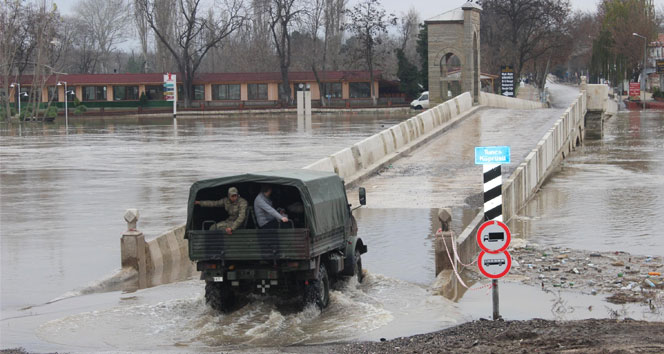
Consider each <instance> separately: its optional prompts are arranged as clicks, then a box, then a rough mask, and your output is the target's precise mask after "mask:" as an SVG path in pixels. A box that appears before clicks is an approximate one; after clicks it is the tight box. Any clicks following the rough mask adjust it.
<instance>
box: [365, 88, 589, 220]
mask: <svg viewBox="0 0 664 354" xmlns="http://www.w3.org/2000/svg"><path fill="white" fill-rule="evenodd" d="M549 90H550V92H551V95H552V97H553V99H554V101H553V102H552V106H553V107H552V108H548V109H538V110H514V109H493V108H485V109H482V110H480V111H478V112H476V113H475V114H473V115H472V116H471V117H468V118H466V119H465V120H464V121H463V122H461V123H459V124H458V125H457V126H456V127H454V129H451V130H449V131H448V132H446V133H444V134H442V135H440V136H439V137H437V138H436V139H434V140H433V141H431V142H430V143H428V144H427V145H426V146H424V147H421V148H419V149H417V150H416V151H415V152H413V153H412V154H411V155H408V156H405V157H403V158H401V159H399V160H397V161H396V162H395V163H393V164H392V165H391V166H389V167H388V168H386V169H384V170H382V171H380V172H379V173H378V174H376V175H374V176H372V177H370V178H369V179H367V180H365V181H363V182H362V183H361V184H362V185H363V186H365V187H366V188H367V206H368V207H369V208H427V209H429V208H440V207H450V208H452V210H453V213H454V214H455V216H454V218H453V220H454V221H455V223H454V224H453V229H455V231H457V232H460V231H461V228H463V226H465V225H462V221H461V220H462V219H466V220H467V221H469V220H468V215H469V213H467V212H466V213H465V214H464V211H466V210H468V209H472V210H474V209H477V208H480V207H481V206H482V195H481V193H482V167H481V166H479V165H475V150H474V148H475V147H476V146H495V145H506V146H510V147H511V155H512V156H511V161H512V162H511V163H510V164H507V165H503V168H502V169H503V178H504V179H505V178H507V177H509V175H510V174H511V173H512V171H513V170H514V169H515V168H516V167H518V166H519V164H521V162H523V160H524V158H525V157H526V155H527V154H528V153H529V152H530V151H531V150H532V149H533V148H534V147H535V146H536V144H537V142H538V141H539V140H540V139H541V138H542V136H544V134H545V133H546V132H547V131H548V130H549V129H550V128H551V126H552V125H553V123H554V122H555V121H556V120H557V119H558V118H560V116H561V115H562V114H563V112H564V111H565V110H566V109H567V108H568V107H569V105H570V104H571V102H572V101H573V100H574V99H575V98H576V97H577V95H578V94H579V90H578V88H575V87H569V86H563V85H558V84H550V85H549ZM462 214H463V215H462ZM470 214H473V213H470Z"/></svg>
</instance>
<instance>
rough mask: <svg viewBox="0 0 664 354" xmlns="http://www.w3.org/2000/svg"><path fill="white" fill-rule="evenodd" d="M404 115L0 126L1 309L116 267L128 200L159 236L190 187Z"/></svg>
mask: <svg viewBox="0 0 664 354" xmlns="http://www.w3.org/2000/svg"><path fill="white" fill-rule="evenodd" d="M405 118H408V117H407V116H406V115H404V114H400V115H396V114H395V115H387V114H384V115H357V114H356V115H325V116H322V117H317V118H314V119H313V121H311V122H306V121H298V119H297V118H296V117H295V116H256V117H248V116H237V117H222V118H217V119H214V118H212V119H179V120H177V121H176V122H175V124H174V122H173V120H172V119H145V120H134V119H128V120H119V121H113V120H99V119H97V120H86V121H78V120H77V118H73V119H71V120H70V123H71V125H70V127H69V131H68V134H67V132H66V131H65V127H64V124H63V123H64V122H56V123H55V124H36V123H33V124H12V125H8V124H7V123H2V124H0V180H1V186H2V188H1V189H0V210H1V213H0V230H1V232H2V238H1V240H0V242H1V243H0V245H1V248H2V253H1V257H2V271H1V275H2V283H1V287H2V290H1V295H2V305H1V306H2V310H5V309H8V308H17V307H23V306H28V305H34V304H39V303H44V302H46V301H48V300H51V299H52V298H54V297H57V296H59V295H61V294H62V293H64V292H66V291H69V290H71V289H74V288H76V287H80V286H83V285H85V284H86V283H88V282H90V281H93V280H95V279H99V278H101V277H102V276H104V275H106V274H108V273H111V272H113V271H114V270H115V269H116V268H117V267H119V265H120V256H119V255H120V242H119V237H120V235H121V234H122V232H123V231H124V230H125V229H126V224H125V223H124V221H123V219H122V215H123V214H124V211H125V209H127V208H138V209H139V211H140V214H141V217H140V221H139V224H138V226H139V229H140V230H141V231H143V232H144V233H145V235H146V238H150V237H155V236H157V235H159V234H161V233H163V232H164V231H166V230H168V228H170V227H173V226H176V225H180V224H182V223H184V222H185V219H186V201H187V198H188V195H189V187H190V186H191V184H192V183H193V182H195V181H197V180H200V179H205V178H213V177H218V176H222V175H228V174H233V173H244V172H251V171H264V170H269V169H278V168H301V167H303V166H305V165H307V164H309V163H312V162H314V161H316V160H318V159H320V158H322V157H324V156H327V155H329V154H331V153H334V152H336V151H338V150H341V149H343V148H345V147H348V146H350V145H352V144H353V143H355V142H357V141H360V140H362V139H363V138H364V137H367V136H370V135H372V134H374V133H376V132H378V131H381V130H382V129H385V127H389V126H391V125H393V124H396V123H398V122H400V121H402V120H403V119H405Z"/></svg>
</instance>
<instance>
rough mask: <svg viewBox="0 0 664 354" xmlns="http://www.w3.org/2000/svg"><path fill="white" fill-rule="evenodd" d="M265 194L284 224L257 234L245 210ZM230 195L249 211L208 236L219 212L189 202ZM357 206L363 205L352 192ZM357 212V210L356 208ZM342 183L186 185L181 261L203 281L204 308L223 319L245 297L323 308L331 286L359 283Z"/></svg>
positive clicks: (256, 180)
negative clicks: (184, 257)
mask: <svg viewBox="0 0 664 354" xmlns="http://www.w3.org/2000/svg"><path fill="white" fill-rule="evenodd" d="M264 185H268V186H270V187H271V188H272V195H271V199H272V201H273V205H274V206H275V207H279V206H283V207H285V208H287V210H288V218H289V219H290V220H289V223H288V224H286V225H284V226H283V227H280V228H278V229H259V228H258V227H257V222H256V217H255V212H254V208H253V203H254V199H255V198H256V196H257V195H258V193H260V190H261V187H262V186H264ZM230 187H235V188H237V189H238V191H239V195H240V196H241V197H243V198H244V199H246V200H247V201H248V203H249V207H248V208H247V211H246V213H247V215H246V219H245V221H244V225H242V227H240V228H239V229H237V230H235V231H233V233H232V234H230V235H229V234H227V233H226V232H225V231H223V230H210V226H211V225H213V224H214V223H216V222H219V221H222V220H225V219H226V217H227V215H226V212H225V209H224V208H223V207H220V208H210V207H208V208H202V207H200V206H199V205H196V203H195V201H200V200H219V199H221V198H223V197H225V196H226V194H227V191H228V189H229V188H230ZM359 194H360V198H359V199H360V204H361V205H364V204H366V195H365V190H364V188H360V190H359ZM358 207H359V206H358ZM352 210H353V209H351V205H350V204H349V203H348V198H347V197H346V190H345V187H344V182H343V180H342V179H341V178H340V177H339V176H337V175H336V174H334V173H330V172H321V171H312V170H301V169H298V170H296V169H293V170H280V171H270V172H264V173H256V174H242V175H235V176H228V177H222V178H216V179H209V180H203V181H199V182H196V183H194V184H193V185H192V186H191V190H190V192H189V204H188V210H187V225H186V233H185V238H186V239H188V242H189V258H190V259H191V260H192V261H194V262H196V266H197V269H198V270H199V271H200V272H201V279H202V280H205V283H206V285H205V300H206V303H207V304H209V305H210V306H211V307H212V308H214V309H216V310H219V311H223V312H229V311H232V310H233V309H235V308H236V307H237V306H238V305H239V304H242V303H243V302H244V301H241V300H243V299H246V297H247V295H249V294H251V293H258V294H274V295H281V296H287V297H288V298H298V299H301V301H302V303H303V304H309V303H315V304H316V305H317V306H318V307H319V308H325V307H327V305H328V303H329V299H330V296H329V292H330V284H331V282H333V281H335V280H337V279H339V278H341V277H352V276H357V280H358V281H359V282H361V281H362V277H363V275H362V259H361V256H362V254H364V253H366V252H367V246H366V245H365V244H364V242H363V241H362V239H360V238H358V237H357V223H356V221H355V218H354V217H353V215H352Z"/></svg>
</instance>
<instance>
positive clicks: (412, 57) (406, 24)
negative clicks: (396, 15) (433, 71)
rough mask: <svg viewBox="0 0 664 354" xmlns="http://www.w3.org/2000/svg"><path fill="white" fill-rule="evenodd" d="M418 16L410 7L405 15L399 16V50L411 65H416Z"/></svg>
mask: <svg viewBox="0 0 664 354" xmlns="http://www.w3.org/2000/svg"><path fill="white" fill-rule="evenodd" d="M419 23H420V15H419V14H418V13H417V10H415V8H414V7H411V8H410V9H409V10H408V12H407V13H405V14H401V19H400V20H399V26H398V33H399V40H400V42H401V43H400V49H401V51H402V52H403V54H404V56H405V58H406V59H407V60H408V61H409V62H411V63H417V62H418V57H417V50H416V49H415V47H416V43H417V35H418V33H419Z"/></svg>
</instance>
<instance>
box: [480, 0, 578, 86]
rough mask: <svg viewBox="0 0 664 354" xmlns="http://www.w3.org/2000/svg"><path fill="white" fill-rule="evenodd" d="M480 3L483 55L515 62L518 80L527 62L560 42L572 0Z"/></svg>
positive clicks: (486, 58) (505, 62)
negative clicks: (481, 9)
mask: <svg viewBox="0 0 664 354" xmlns="http://www.w3.org/2000/svg"><path fill="white" fill-rule="evenodd" d="M480 4H481V5H482V7H483V11H482V15H481V16H482V28H481V31H482V39H483V42H484V44H485V46H483V48H482V49H483V55H482V58H483V59H484V60H493V61H494V63H497V62H502V63H501V64H502V65H504V64H513V65H515V69H516V78H517V79H518V78H519V77H520V76H521V71H522V69H523V67H524V66H525V65H526V64H527V63H528V62H530V61H534V60H538V59H540V58H541V57H542V56H547V55H548V53H550V52H551V51H552V50H555V48H556V47H557V46H559V45H560V43H558V42H557V41H558V40H560V36H559V34H560V30H561V29H564V28H565V27H564V23H565V20H566V19H567V16H568V15H569V12H570V2H569V0H481V1H480ZM495 58H500V59H498V60H496V59H495ZM501 64H495V65H501ZM492 69H493V70H497V68H496V67H493V68H492Z"/></svg>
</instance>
